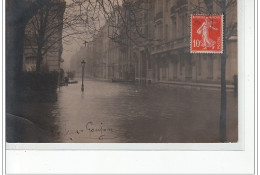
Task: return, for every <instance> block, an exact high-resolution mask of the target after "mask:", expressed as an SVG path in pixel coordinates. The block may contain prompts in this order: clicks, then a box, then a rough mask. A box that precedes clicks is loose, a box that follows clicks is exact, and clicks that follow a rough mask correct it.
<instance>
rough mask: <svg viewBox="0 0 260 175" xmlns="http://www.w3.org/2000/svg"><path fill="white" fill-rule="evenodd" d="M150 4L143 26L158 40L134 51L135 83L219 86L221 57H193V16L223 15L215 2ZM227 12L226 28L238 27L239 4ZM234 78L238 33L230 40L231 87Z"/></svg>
mask: <svg viewBox="0 0 260 175" xmlns="http://www.w3.org/2000/svg"><path fill="white" fill-rule="evenodd" d="M205 2H206V4H205ZM149 3H151V8H150V10H148V11H145V12H143V13H146V14H144V15H143V16H144V17H145V18H146V19H145V21H147V22H146V23H145V24H144V26H145V27H148V28H149V30H148V35H152V36H154V37H155V38H156V39H157V41H154V42H144V45H143V46H144V47H137V48H136V49H135V50H134V54H133V55H134V59H135V60H136V61H135V75H136V80H137V81H140V82H161V83H173V84H174V83H175V84H178V85H180V84H182V85H199V86H200V85H202V84H203V86H207V84H210V86H212V85H215V86H216V87H219V86H220V70H221V63H220V61H221V55H220V54H190V14H192V13H194V14H201V13H204V14H211V13H215V14H221V9H220V8H219V7H218V5H217V4H215V3H214V1H201V0H151V1H149ZM200 9H204V11H203V10H201V11H200ZM205 9H206V10H205ZM207 10H208V12H207ZM227 13H228V15H227V16H226V17H227V19H226V21H227V26H232V23H233V24H234V25H235V24H236V20H237V8H236V5H234V6H233V7H232V8H231V7H230V9H228V11H227ZM235 75H237V33H236V30H234V31H233V33H232V36H231V37H230V38H229V40H228V41H227V64H226V81H227V84H228V85H231V86H228V87H232V84H233V83H234V76H235Z"/></svg>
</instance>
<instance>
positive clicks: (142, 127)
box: [7, 80, 238, 143]
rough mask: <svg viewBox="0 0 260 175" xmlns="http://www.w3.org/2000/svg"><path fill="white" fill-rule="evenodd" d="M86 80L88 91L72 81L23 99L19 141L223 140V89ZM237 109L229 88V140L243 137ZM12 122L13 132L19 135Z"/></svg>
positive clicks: (166, 141) (147, 141)
mask: <svg viewBox="0 0 260 175" xmlns="http://www.w3.org/2000/svg"><path fill="white" fill-rule="evenodd" d="M84 84H85V91H84V92H81V83H78V84H70V85H69V86H63V87H60V88H59V89H58V90H57V93H56V94H48V96H45V95H43V96H44V97H45V100H35V101H30V102H29V101H25V102H23V104H22V105H21V109H22V110H21V112H20V113H19V114H16V115H18V117H19V118H20V117H22V118H26V120H28V122H27V123H28V127H23V128H22V129H21V128H20V130H22V132H21V131H19V133H23V136H22V137H17V136H16V138H20V139H18V142H65V143H67V142H81V143H86V142H93V143H96V142H115V143H121V142H123V143H129V142H130V143H158V142H159V143H171V142H172V143H178V142H179V143H187V142H189V143H194V142H219V116H220V91H214V90H198V89H187V88H180V87H178V88H176V87H175V88H174V87H164V86H163V87H158V86H154V85H137V84H130V83H112V82H105V81H92V80H85V81H84ZM46 99H47V100H46ZM48 99H52V100H48ZM237 110H238V109H237V97H236V96H234V94H233V93H232V92H228V93H227V141H228V142H236V141H237V138H238V126H237V125H238V112H237ZM11 121H12V122H11V123H12V124H13V123H15V122H14V121H15V119H13V120H11ZM18 123H19V122H18ZM12 124H10V125H12ZM26 126H27V125H26ZM30 126H33V127H36V128H39V132H37V131H35V132H34V131H33V130H34V129H29V128H30ZM8 128H10V129H9V131H8V130H7V135H8V132H9V138H10V137H14V136H10V133H12V132H11V131H12V130H11V128H12V127H11V126H9V127H8ZM8 128H7V129H8ZM24 128H25V129H24ZM36 133H37V134H36ZM45 135H46V136H45ZM23 138H24V139H23ZM28 138H29V139H28ZM35 138H36V139H35ZM37 138H38V139H37ZM39 138H41V139H39ZM10 140H11V141H10V142H17V140H15V139H10Z"/></svg>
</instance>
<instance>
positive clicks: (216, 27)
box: [190, 15, 223, 53]
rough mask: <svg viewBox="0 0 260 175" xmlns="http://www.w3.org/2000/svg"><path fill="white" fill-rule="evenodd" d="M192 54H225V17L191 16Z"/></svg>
mask: <svg viewBox="0 0 260 175" xmlns="http://www.w3.org/2000/svg"><path fill="white" fill-rule="evenodd" d="M190 52H191V53H222V52H223V15H191V42H190Z"/></svg>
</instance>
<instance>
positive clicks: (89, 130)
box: [65, 121, 116, 140]
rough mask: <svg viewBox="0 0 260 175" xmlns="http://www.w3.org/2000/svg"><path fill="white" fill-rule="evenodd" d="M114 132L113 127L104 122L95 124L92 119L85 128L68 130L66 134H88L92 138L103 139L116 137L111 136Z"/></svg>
mask: <svg viewBox="0 0 260 175" xmlns="http://www.w3.org/2000/svg"><path fill="white" fill-rule="evenodd" d="M113 132H115V130H114V129H113V128H111V127H106V126H104V125H103V123H102V122H101V123H99V124H94V122H92V121H90V122H87V123H86V125H85V128H84V129H75V130H67V131H66V132H65V135H73V134H86V135H87V136H91V138H92V139H98V140H103V139H114V138H116V137H115V136H109V135H111V133H113ZM70 140H72V138H70Z"/></svg>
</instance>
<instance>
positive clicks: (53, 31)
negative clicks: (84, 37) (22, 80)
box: [23, 0, 66, 71]
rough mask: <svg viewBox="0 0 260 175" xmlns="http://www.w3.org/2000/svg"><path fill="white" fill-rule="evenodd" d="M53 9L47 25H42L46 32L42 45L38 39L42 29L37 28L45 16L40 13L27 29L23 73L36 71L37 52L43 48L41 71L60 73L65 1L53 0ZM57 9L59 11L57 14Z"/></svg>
mask: <svg viewBox="0 0 260 175" xmlns="http://www.w3.org/2000/svg"><path fill="white" fill-rule="evenodd" d="M50 2H51V8H52V9H50V10H49V11H48V13H47V14H48V18H47V23H46V24H45V23H43V24H41V25H42V26H44V25H45V26H44V27H42V28H44V29H45V30H46V32H45V33H44V34H45V36H44V37H45V38H47V37H48V39H45V38H44V39H43V42H42V43H40V42H39V39H38V37H40V36H39V33H40V32H39V30H40V27H39V26H36V24H37V23H38V22H39V21H37V20H39V19H40V18H43V17H44V16H43V15H42V14H41V13H40V12H39V13H38V14H36V15H35V17H33V18H32V19H31V20H30V21H29V22H28V24H27V26H26V28H25V38H26V39H25V44H24V55H23V71H36V62H37V58H38V55H37V51H38V47H40V46H42V53H43V60H42V63H41V71H59V70H60V63H61V61H62V59H61V54H62V50H63V47H62V29H63V26H62V24H63V14H64V11H65V4H66V3H65V0H51V1H50ZM56 9H59V11H58V12H57V11H56ZM42 28H41V29H42Z"/></svg>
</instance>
